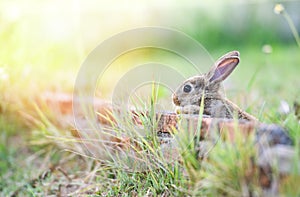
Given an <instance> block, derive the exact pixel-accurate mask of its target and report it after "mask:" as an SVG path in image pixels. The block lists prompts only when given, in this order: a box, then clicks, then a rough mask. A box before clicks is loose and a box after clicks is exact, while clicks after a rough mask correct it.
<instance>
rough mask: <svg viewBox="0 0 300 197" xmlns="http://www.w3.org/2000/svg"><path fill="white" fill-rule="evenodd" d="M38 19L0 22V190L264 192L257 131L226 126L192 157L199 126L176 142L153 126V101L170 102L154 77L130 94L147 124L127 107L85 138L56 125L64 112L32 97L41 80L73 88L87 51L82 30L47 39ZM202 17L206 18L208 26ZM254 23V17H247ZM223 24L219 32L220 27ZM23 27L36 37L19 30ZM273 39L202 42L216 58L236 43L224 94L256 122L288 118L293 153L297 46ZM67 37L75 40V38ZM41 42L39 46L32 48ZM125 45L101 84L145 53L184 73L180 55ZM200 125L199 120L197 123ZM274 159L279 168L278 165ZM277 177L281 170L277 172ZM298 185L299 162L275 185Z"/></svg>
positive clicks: (291, 191) (47, 85) (283, 189)
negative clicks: (144, 89) (167, 144)
mask: <svg viewBox="0 0 300 197" xmlns="http://www.w3.org/2000/svg"><path fill="white" fill-rule="evenodd" d="M1 17H2V15H1V16H0V19H2V18H1ZM43 17H45V16H44V15H43ZM284 17H285V18H286V20H287V22H288V24H289V26H290V27H291V29H292V33H293V35H294V37H295V39H296V41H297V43H298V45H299V35H298V33H297V31H296V28H295V26H294V24H292V21H291V18H290V16H289V15H288V14H287V12H284ZM1 21H2V20H1ZM29 22H33V23H34V24H35V26H32V27H33V30H32V29H26V28H24V27H25V26H26V25H25V26H24V25H23V23H24V24H26V23H29ZM201 22H202V21H201ZM203 22H204V21H203ZM37 24H39V23H38V21H37V19H36V18H35V17H34V15H32V16H31V15H30V16H28V17H25V18H24V20H23V22H22V23H21V22H20V21H16V22H14V23H3V24H2V25H3V28H2V30H1V31H0V40H1V43H3V45H4V46H6V47H5V50H1V52H0V59H1V60H0V92H1V94H0V133H1V134H0V194H1V196H9V195H12V194H13V193H15V194H17V195H19V196H44V195H58V194H60V195H65V194H66V193H69V194H71V195H79V194H81V195H91V196H261V195H262V193H263V191H262V188H261V187H260V183H259V169H257V168H255V166H254V165H253V164H254V163H255V162H256V161H257V154H256V152H257V150H256V147H255V145H254V143H253V138H254V136H253V135H251V136H249V137H248V138H244V137H243V136H241V135H239V134H240V133H239V131H238V130H235V136H236V139H235V140H234V142H235V143H232V142H230V141H228V140H225V139H226V136H225V137H224V140H218V141H217V143H216V144H215V145H214V148H213V149H211V151H210V152H209V156H208V157H204V158H203V159H202V160H200V159H199V158H198V157H197V154H198V152H197V151H196V149H197V148H198V147H197V146H196V144H194V143H191V142H193V141H194V140H195V138H196V141H198V140H199V132H198V133H197V135H196V137H195V136H194V135H189V134H190V133H189V132H186V129H185V128H184V127H183V128H182V130H179V131H175V132H174V137H175V139H180V140H178V141H175V142H174V143H179V144H180V145H181V146H179V149H178V150H177V151H175V152H172V151H173V150H169V149H167V150H166V149H163V148H162V147H161V146H159V143H160V142H159V139H158V137H157V136H156V135H155V128H156V127H157V122H156V119H155V118H154V114H155V112H156V110H157V109H156V104H157V103H160V102H162V103H167V105H168V107H169V108H167V109H169V110H172V107H171V105H170V103H171V99H170V94H168V93H167V91H165V90H161V89H160V90H159V89H156V86H153V87H152V92H151V93H150V97H148V98H147V97H146V98H145V97H144V95H142V96H141V97H139V96H138V97H137V99H136V100H133V101H132V102H131V103H132V104H134V105H136V106H135V107H137V108H139V109H142V110H144V112H145V111H148V112H149V115H148V116H145V113H140V114H138V116H139V118H140V119H141V120H142V123H141V124H142V125H143V129H141V128H139V127H137V126H136V125H135V124H133V123H132V120H131V115H128V114H127V115H125V116H124V117H115V118H116V119H117V120H118V121H117V122H118V124H112V126H111V127H109V128H105V129H103V130H102V131H98V130H96V129H95V128H93V130H92V131H91V132H90V133H88V132H87V133H84V132H85V131H80V132H81V133H82V134H83V133H84V134H85V135H83V137H86V138H87V139H86V140H85V141H84V145H83V144H82V141H80V140H79V139H78V138H76V137H74V133H72V132H70V127H65V126H62V124H61V122H62V121H64V120H63V119H62V118H63V117H64V116H63V115H62V114H59V113H58V112H56V111H53V110H52V109H49V107H48V106H46V105H41V103H38V102H37V98H38V97H40V96H41V93H42V92H44V91H45V90H51V91H54V92H72V90H73V84H74V80H75V76H76V71H77V70H76V69H77V67H78V66H79V65H80V64H81V63H82V62H81V61H82V59H83V57H84V55H85V54H87V52H86V51H87V49H85V50H84V49H82V47H80V42H82V40H81V39H78V38H80V35H79V34H80V33H78V34H75V35H73V36H70V37H69V38H66V39H65V40H64V41H56V40H55V39H54V40H51V39H50V41H48V40H47V39H45V37H43V35H42V34H39V33H37V32H40V31H41V29H39V28H38V27H39V25H37ZM203 24H204V26H203V27H207V26H205V23H203ZM222 24H223V23H222ZM206 25H207V24H206ZM208 25H211V21H208ZM101 28H102V27H101ZM251 28H254V29H255V28H257V27H255V25H253V26H251ZM251 28H250V29H251ZM202 29H205V30H206V28H202ZM210 31H212V32H209V31H205V32H208V35H209V36H207V37H209V39H208V41H207V42H204V43H206V44H207V43H208V44H209V43H214V42H219V41H218V40H220V38H219V35H218V34H219V33H217V32H218V31H216V29H212V30H210ZM76 32H77V31H76ZM78 32H79V31H78ZM196 32H199V31H198V30H197V31H196ZM248 32H250V33H249V36H251V35H252V34H255V35H254V36H253V37H250V38H249V39H250V40H255V41H256V40H257V39H258V38H259V39H258V40H259V41H261V42H262V41H263V40H268V39H264V38H263V37H262V38H261V37H259V36H260V35H259V33H257V32H253V31H248ZM263 32H264V35H265V34H266V35H268V34H271V33H272V32H269V31H267V30H266V29H264V30H263ZM32 33H33V34H34V35H31V34H32ZM256 33H257V34H256ZM202 34H203V35H206V34H207V33H203V32H202ZM227 34H228V32H224V35H227ZM229 34H230V31H229ZM24 35H26V36H27V37H30V38H31V36H32V37H34V38H35V39H24V38H25V37H26V36H25V37H24ZM28 35H31V36H28ZM45 35H47V34H45ZM203 35H202V36H203ZM255 36H256V37H255ZM74 37H75V38H74ZM196 37H197V36H196ZM200 37H201V35H200V36H199V38H200ZM222 39H224V38H223V37H222ZM274 39H277V38H276V36H275V37H274V36H273V37H272V39H270V41H271V43H265V44H268V47H269V48H271V49H272V50H271V52H268V53H266V51H264V50H263V49H262V47H263V45H262V46H261V45H258V44H257V42H256V44H250V45H249V46H247V45H244V44H245V43H247V42H245V39H244V40H243V45H242V46H240V45H238V46H237V45H234V47H233V46H232V45H228V46H223V47H220V46H219V43H215V44H214V45H213V46H208V47H209V48H214V51H211V54H212V56H213V57H214V58H215V59H217V58H218V57H220V56H221V55H222V54H224V53H226V52H228V51H230V50H239V51H240V53H241V63H240V65H239V66H238V68H237V69H236V71H234V73H233V74H232V76H231V77H230V78H229V79H228V80H227V81H226V83H225V85H224V87H225V89H226V95H227V97H228V98H230V99H231V100H233V101H234V102H235V103H237V104H238V105H239V106H241V108H243V109H245V110H246V111H248V112H250V113H252V114H253V115H255V116H257V117H258V118H259V119H260V121H261V122H265V123H276V124H279V125H282V126H284V127H285V128H287V129H288V132H289V135H290V136H291V138H292V139H293V142H294V144H295V145H294V148H295V152H296V155H295V163H297V162H299V139H300V136H299V135H300V126H299V120H298V119H297V118H296V116H295V115H294V114H293V109H292V106H293V103H294V102H298V103H299V101H300V100H299V99H300V81H299V72H298V70H299V65H300V58H299V52H300V50H299V48H297V46H296V45H293V43H292V44H291V43H288V44H286V43H280V42H276V43H273V42H272V41H274ZM73 40H79V41H78V43H77V42H76V43H74V42H73ZM231 40H237V39H236V38H234V39H233V38H231ZM262 43H264V41H263V42H262ZM28 46H30V47H29V48H30V50H28ZM264 46H266V45H264ZM91 48H92V47H91ZM37 49H39V51H40V52H42V53H37V51H36V50H37ZM153 54H154V55H153ZM131 55H132V56H130V57H129V56H128V57H126V56H125V57H124V58H122V57H121V58H119V59H118V60H117V61H116V62H115V65H114V66H115V68H113V69H112V71H111V73H109V74H108V75H107V77H106V78H105V77H104V78H103V80H104V81H101V84H113V83H115V81H117V80H118V78H119V76H122V73H121V72H120V70H121V71H124V72H126V71H128V69H129V67H126V65H138V64H140V63H143V62H144V61H145V60H152V61H154V62H155V61H156V62H160V63H167V64H172V65H176V66H177V67H178V70H179V71H181V72H182V73H187V74H190V71H189V70H186V66H187V65H186V62H185V61H182V60H181V59H180V58H178V57H172V56H168V55H167V54H166V53H165V52H161V53H158V54H156V53H155V52H154V53H153V52H151V51H134V52H133V53H132V54H131ZM68 57H72V58H68ZM132 57H134V58H132ZM124 65H125V66H124ZM112 67H113V66H112ZM112 67H110V68H112ZM120 68H122V69H120ZM207 69H208V68H207ZM111 76H114V77H111ZM102 88H103V90H104V92H109V91H111V89H110V88H111V87H110V86H105V87H102ZM101 94H102V92H101ZM101 94H100V95H101ZM101 96H103V95H101ZM141 98H143V99H141ZM144 98H145V99H144ZM282 100H283V101H286V102H287V103H288V104H289V107H290V112H289V113H288V114H282V113H280V112H279V110H278V108H279V107H280V101H282ZM200 120H201V118H200V119H199V123H200V122H201V121H200ZM120 125H121V127H120ZM199 127H200V124H198V129H197V131H199ZM124 137H130V139H131V140H130V141H129V143H125V144H124V143H123V142H122V141H112V140H111V139H114V140H115V139H119V138H124ZM222 139H223V138H222ZM172 143H173V142H172ZM86 147H89V150H90V151H87V148H86ZM121 147H125V148H123V149H122V148H121ZM168 154H176V156H178V160H175V161H172V162H170V161H169V160H168V158H167V156H166V155H168ZM272 168H273V170H274V171H276V165H274V166H272ZM275 175H276V174H275ZM274 178H275V179H279V178H278V177H276V176H275V177H274ZM298 186H299V169H297V167H296V165H295V170H294V171H293V173H292V174H290V175H286V176H284V177H283V178H282V179H280V188H279V191H280V195H282V196H299V194H300V191H299V187H298ZM64 192H65V193H64Z"/></svg>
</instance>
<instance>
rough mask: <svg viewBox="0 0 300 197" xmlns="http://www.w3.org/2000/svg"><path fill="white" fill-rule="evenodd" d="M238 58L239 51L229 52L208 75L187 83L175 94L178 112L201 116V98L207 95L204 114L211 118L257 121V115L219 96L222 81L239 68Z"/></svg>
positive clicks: (197, 77)
mask: <svg viewBox="0 0 300 197" xmlns="http://www.w3.org/2000/svg"><path fill="white" fill-rule="evenodd" d="M239 57H240V54H239V52H238V51H232V52H229V53H227V54H225V55H224V56H222V57H221V58H220V59H219V60H217V61H216V63H215V64H214V66H213V67H212V68H211V69H210V71H209V72H208V73H206V74H202V75H199V76H194V77H191V78H189V79H187V80H186V81H184V82H183V83H182V84H181V85H180V86H179V87H178V88H177V90H176V91H175V92H174V93H173V95H172V99H173V103H174V104H175V106H176V107H177V113H182V114H199V111H200V104H201V98H202V96H203V94H204V112H203V115H207V116H209V117H212V118H229V119H232V118H234V117H237V118H238V119H239V120H240V119H241V120H247V121H255V122H257V119H256V118H255V117H254V116H252V115H250V114H248V113H246V112H244V111H243V110H241V109H240V108H239V107H238V106H237V105H236V104H234V103H232V102H231V101H229V100H227V99H226V98H224V96H222V95H221V93H220V88H221V82H222V81H223V80H225V79H226V78H227V77H228V76H229V75H230V74H231V72H232V71H233V70H234V69H235V67H236V66H237V65H238V63H239V61H240V58H239Z"/></svg>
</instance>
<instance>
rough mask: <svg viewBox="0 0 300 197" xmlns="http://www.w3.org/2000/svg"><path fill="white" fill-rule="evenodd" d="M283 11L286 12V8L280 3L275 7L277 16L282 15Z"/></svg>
mask: <svg viewBox="0 0 300 197" xmlns="http://www.w3.org/2000/svg"><path fill="white" fill-rule="evenodd" d="M283 11H284V7H283V5H282V4H280V3H278V4H276V5H275V7H274V12H275V14H282V13H283Z"/></svg>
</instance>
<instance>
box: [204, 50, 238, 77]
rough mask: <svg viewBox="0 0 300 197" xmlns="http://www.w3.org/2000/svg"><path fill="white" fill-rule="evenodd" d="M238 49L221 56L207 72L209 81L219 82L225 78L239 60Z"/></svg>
mask: <svg viewBox="0 0 300 197" xmlns="http://www.w3.org/2000/svg"><path fill="white" fill-rule="evenodd" d="M239 55H240V54H239V52H238V51H232V52H229V53H227V54H226V55H224V56H222V57H221V58H220V59H219V60H218V61H217V62H216V64H215V66H214V67H213V68H212V69H211V70H210V71H209V72H208V74H207V77H208V79H209V82H221V81H223V80H224V79H226V78H227V77H228V76H229V75H230V74H231V72H232V71H233V70H234V69H235V67H236V66H237V65H238V63H239V62H240V58H239Z"/></svg>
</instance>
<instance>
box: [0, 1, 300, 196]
mask: <svg viewBox="0 0 300 197" xmlns="http://www.w3.org/2000/svg"><path fill="white" fill-rule="evenodd" d="M278 3H281V4H282V5H283V6H284V11H283V12H281V13H279V14H278V13H277V14H276V12H274V8H275V6H276V4H278ZM299 10H300V1H273V0H262V1H259V0H257V1H255V0H249V1H246V0H245V1H243V0H237V1H230V0H226V1H209V2H208V1H206V2H204V1H177V2H175V1H151V2H150V1H130V2H125V1H80V0H74V1H71V0H66V1H59V0H51V1H50V0H43V1H38V0H28V1H25V0H24V1H23V0H21V1H19V0H9V1H8V0H2V1H1V2H0V46H1V50H0V137H1V138H0V158H1V159H0V175H1V180H2V181H0V188H1V187H2V188H1V189H0V192H1V191H2V192H7V193H9V189H8V188H9V187H8V186H9V185H14V184H12V183H15V182H16V183H17V184H16V185H22V184H23V183H22V181H20V180H26V179H28V178H30V177H34V176H35V175H36V174H37V171H36V170H34V169H32V166H34V165H35V166H40V164H41V163H43V162H42V161H45V160H44V158H43V159H41V158H39V156H40V155H43V154H45V153H46V152H47V151H46V149H40V148H37V147H32V143H31V142H32V134H33V133H36V132H39V131H38V130H36V128H35V127H32V124H29V123H28V122H30V121H28V118H29V117H31V115H32V114H35V113H36V111H35V109H34V107H32V106H34V104H35V103H36V99H37V98H38V97H40V96H41V95H42V94H43V93H44V92H47V91H48V92H49V91H50V92H60V93H61V92H63V93H70V94H71V93H72V91H73V88H74V82H75V80H76V76H77V72H78V71H79V69H80V66H81V64H82V63H83V62H84V60H85V58H86V57H87V55H88V54H89V53H90V52H91V51H92V50H93V49H94V48H95V47H97V46H98V45H99V44H101V43H102V42H103V41H104V40H106V39H108V38H110V37H111V36H113V35H115V34H118V33H120V32H123V31H126V30H130V29H134V28H140V27H145V26H161V27H164V28H172V29H175V30H178V31H181V32H184V33H185V34H187V35H189V36H191V37H192V38H194V39H195V40H197V41H198V42H199V43H200V44H202V45H203V46H204V48H205V49H206V50H207V51H208V52H209V54H210V55H211V56H212V58H213V59H215V60H216V59H217V58H218V57H220V56H222V55H223V54H225V53H226V52H228V51H231V50H238V51H240V53H241V63H240V65H239V66H238V68H237V69H236V70H235V71H234V73H233V74H232V76H230V78H229V79H228V80H226V82H225V85H224V86H225V89H226V94H227V97H229V98H230V99H231V100H233V101H234V102H235V103H237V104H238V105H239V106H241V107H242V108H243V109H245V110H247V111H248V112H250V113H252V114H254V115H256V116H257V117H259V118H260V120H261V121H264V122H269V123H270V122H273V121H274V120H276V121H277V122H280V120H281V119H280V118H279V119H278V116H277V114H280V113H281V112H282V110H283V111H284V112H287V111H288V112H289V111H291V110H292V106H293V103H294V102H297V101H299V97H300V77H299V74H300V73H299V67H300V46H299V45H298V44H297V41H296V39H295V35H293V31H292V30H291V26H290V25H289V21H288V20H287V18H286V15H288V17H289V18H290V21H292V23H293V25H294V26H295V29H296V32H298V34H299V32H300V14H299ZM277 12H278V11H277ZM166 39H167V41H169V42H176V40H173V39H172V38H166ZM124 44H126V41H124ZM107 50H110V49H109V48H108V49H107ZM187 50H188V49H187ZM195 55H197V54H195ZM145 60H155V61H161V62H164V61H167V62H168V63H169V64H172V62H173V63H174V64H176V65H178V66H181V67H182V68H185V66H186V65H185V63H184V62H182V60H181V59H180V58H178V57H174V56H170V54H166V53H164V52H157V51H151V50H141V51H135V52H133V53H131V54H128V55H127V56H125V57H121V58H120V59H118V60H117V61H116V62H114V65H112V66H111V69H110V70H108V72H107V73H106V74H105V76H104V77H103V78H102V79H101V80H102V81H101V85H102V88H101V91H99V92H97V96H98V97H100V98H105V99H107V98H109V96H110V94H111V92H112V90H113V88H114V85H115V84H116V83H117V81H118V80H119V79H120V77H121V76H122V75H123V74H124V73H126V71H127V70H128V69H129V68H131V67H132V66H134V65H136V64H138V63H140V62H142V61H145ZM208 69H209V68H208V67H207V70H208ZM160 96H161V97H162V98H164V99H165V101H164V102H165V103H169V108H168V109H169V110H172V109H173V105H172V104H171V99H170V92H164V91H162V92H161V95H160ZM44 112H45V111H44ZM24 115H25V116H26V115H27V116H26V117H27V118H24ZM275 117H276V118H275ZM29 119H30V118H29ZM57 121H58V122H59V120H57ZM39 136H40V135H39ZM34 142H35V145H36V144H38V145H40V144H43V143H44V142H47V140H45V139H42V138H40V137H39V138H36V137H35V138H34ZM47 150H48V149H47ZM51 150H52V149H51ZM28 158H29V159H28ZM34 160H35V162H33V161H34ZM32 163H34V164H32ZM38 168H39V167H38ZM12 172H14V173H12ZM4 188H6V189H4ZM12 190H13V189H12Z"/></svg>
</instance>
